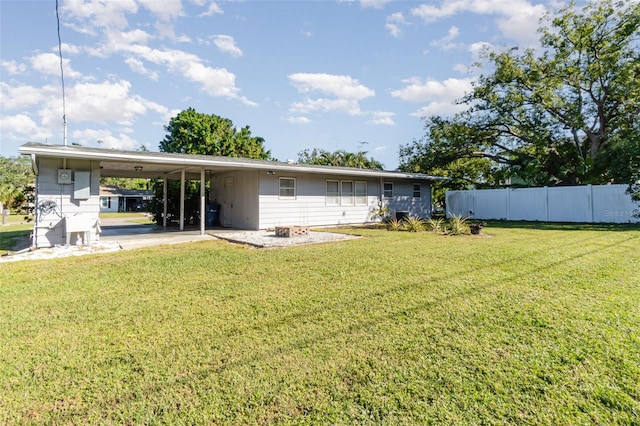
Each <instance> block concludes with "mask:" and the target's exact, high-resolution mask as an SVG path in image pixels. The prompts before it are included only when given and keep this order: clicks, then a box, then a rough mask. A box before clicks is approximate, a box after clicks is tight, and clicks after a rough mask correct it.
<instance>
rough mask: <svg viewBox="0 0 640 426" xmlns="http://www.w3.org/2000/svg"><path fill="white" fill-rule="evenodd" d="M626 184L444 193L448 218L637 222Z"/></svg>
mask: <svg viewBox="0 0 640 426" xmlns="http://www.w3.org/2000/svg"><path fill="white" fill-rule="evenodd" d="M626 189H627V185H585V186H561V187H554V188H548V187H543V188H521V189H520V188H519V189H510V188H507V189H482V190H472V191H447V195H446V200H447V215H448V216H450V215H451V214H459V215H462V216H465V217H471V218H474V219H502V220H533V221H545V222H585V223H590V222H599V223H633V222H640V219H639V218H636V217H634V213H638V212H640V208H639V206H638V205H637V204H636V203H634V202H633V201H632V200H631V196H630V195H629V194H627V193H626Z"/></svg>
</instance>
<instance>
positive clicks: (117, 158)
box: [19, 142, 447, 180]
mask: <svg viewBox="0 0 640 426" xmlns="http://www.w3.org/2000/svg"><path fill="white" fill-rule="evenodd" d="M19 152H20V153H21V154H23V155H31V157H32V159H34V160H35V157H38V156H39V157H50V158H66V159H81V160H90V161H99V162H100V174H101V176H105V177H141V178H179V176H180V173H181V172H182V170H184V171H185V175H186V177H187V178H188V179H199V178H200V171H201V169H205V170H206V171H211V172H223V171H234V170H265V171H274V172H275V171H278V172H289V173H313V174H324V175H336V174H339V175H347V176H356V177H358V176H359V177H377V178H385V179H419V180H446V179H447V178H443V177H437V176H429V175H425V174H421V173H405V172H398V171H387V170H372V169H358V168H353V167H333V166H317V165H310V164H298V163H283V162H279V161H267V160H253V159H248V158H236V157H217V156H212V155H193V154H175V153H168V152H149V151H123V150H116V149H104V148H88V147H83V146H64V145H50V144H43V143H36V142H28V143H26V144H24V145H22V146H21V147H20V148H19Z"/></svg>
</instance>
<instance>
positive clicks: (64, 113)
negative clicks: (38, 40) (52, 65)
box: [56, 0, 67, 146]
mask: <svg viewBox="0 0 640 426" xmlns="http://www.w3.org/2000/svg"><path fill="white" fill-rule="evenodd" d="M56 21H57V22H58V53H59V54H60V79H61V81H62V126H63V135H62V141H63V143H64V145H65V146H66V145H67V105H66V103H65V94H64V68H63V67H62V40H61V38H60V15H59V14H58V0H56Z"/></svg>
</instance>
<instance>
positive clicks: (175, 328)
mask: <svg viewBox="0 0 640 426" xmlns="http://www.w3.org/2000/svg"><path fill="white" fill-rule="evenodd" d="M0 232H2V230H0ZM347 232H356V233H359V234H361V235H363V238H361V239H358V240H353V241H347V242H339V243H330V244H323V245H315V246H302V247H293V248H288V249H280V250H258V249H249V248H245V247H243V246H237V245H233V244H230V243H225V242H218V241H209V242H201V243H190V244H184V245H176V246H164V247H157V248H148V249H139V250H135V251H126V252H118V253H109V254H103V255H91V256H84V257H78V258H65V259H56V260H49V261H34V262H15V263H7V264H0V348H1V349H0V423H1V424H24V423H32V424H56V425H57V424H97V423H100V424H273V423H283V424H354V423H356V424H362V423H364V424H378V423H381V424H429V423H433V424H540V425H550V424H553V425H565V424H566V425H577V424H635V425H638V424H640V272H639V271H640V227H637V226H636V227H630V226H627V227H622V226H574V225H542V224H515V225H514V224H500V223H490V224H489V227H487V228H485V229H484V230H483V234H485V235H484V236H480V237H471V236H458V237H447V236H441V235H435V234H429V233H408V232H388V231H384V230H375V229H357V230H347Z"/></svg>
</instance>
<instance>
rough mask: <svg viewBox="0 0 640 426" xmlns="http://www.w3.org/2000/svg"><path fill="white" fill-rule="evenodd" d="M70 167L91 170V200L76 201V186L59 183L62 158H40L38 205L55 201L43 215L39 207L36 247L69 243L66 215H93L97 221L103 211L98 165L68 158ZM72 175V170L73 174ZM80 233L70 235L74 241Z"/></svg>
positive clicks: (94, 237) (93, 238)
mask: <svg viewBox="0 0 640 426" xmlns="http://www.w3.org/2000/svg"><path fill="white" fill-rule="evenodd" d="M65 167H66V168H67V169H69V170H72V171H73V172H75V171H88V172H91V176H90V184H91V186H90V195H89V198H88V199H86V200H85V199H83V200H76V199H75V198H74V197H73V193H74V185H73V184H67V185H61V184H58V169H61V168H63V162H62V159H51V158H39V159H38V171H39V174H38V176H37V177H36V184H37V188H36V193H37V194H38V199H37V200H36V207H37V206H40V205H42V204H43V203H45V202H50V203H54V204H55V208H53V209H51V211H49V212H48V213H47V214H40V213H39V212H40V210H38V209H37V208H36V210H38V211H36V223H35V225H34V241H33V243H34V245H35V246H37V247H51V246H54V245H62V244H66V243H67V241H66V235H65V226H64V220H63V218H65V217H67V218H68V220H73V216H74V215H82V216H83V217H87V216H88V217H90V218H91V219H95V221H96V222H97V221H98V214H99V212H100V168H99V164H98V163H95V164H93V162H91V161H87V160H67V163H66V166H65ZM72 176H73V173H72ZM78 237H79V233H73V234H72V235H71V241H70V243H71V244H75V243H76V242H77V240H78ZM90 238H91V241H92V242H93V241H96V240H97V238H98V235H97V227H95V226H94V227H93V228H92V229H91V234H90Z"/></svg>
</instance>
